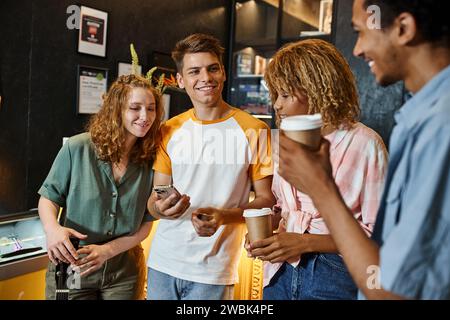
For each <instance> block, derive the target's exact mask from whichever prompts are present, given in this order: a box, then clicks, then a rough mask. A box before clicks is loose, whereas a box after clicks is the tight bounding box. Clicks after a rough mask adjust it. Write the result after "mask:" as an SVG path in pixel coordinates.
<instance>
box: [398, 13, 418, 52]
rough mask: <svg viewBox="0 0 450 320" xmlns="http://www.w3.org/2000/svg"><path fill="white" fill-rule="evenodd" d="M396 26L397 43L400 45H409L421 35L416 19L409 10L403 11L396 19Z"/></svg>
mask: <svg viewBox="0 0 450 320" xmlns="http://www.w3.org/2000/svg"><path fill="white" fill-rule="evenodd" d="M394 27H395V28H396V30H397V31H396V36H397V43H398V44H400V45H403V46H404V45H408V44H409V43H411V42H413V41H415V40H417V39H418V37H419V34H418V31H417V23H416V20H415V19H414V17H413V16H412V15H411V14H410V13H408V12H403V13H401V14H400V15H399V16H398V17H397V18H396V19H395V22H394Z"/></svg>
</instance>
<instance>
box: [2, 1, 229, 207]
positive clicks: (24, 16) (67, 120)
mask: <svg viewBox="0 0 450 320" xmlns="http://www.w3.org/2000/svg"><path fill="white" fill-rule="evenodd" d="M72 4H78V5H85V6H88V7H92V8H95V9H98V10H102V11H106V12H108V14H109V15H108V35H107V53H106V58H103V57H96V56H91V55H86V54H80V53H77V38H78V31H77V30H69V29H68V28H67V27H66V20H67V19H68V18H69V16H70V14H67V13H66V8H67V7H68V6H70V5H72ZM0 5H1V16H0V17H1V18H2V19H1V20H0V28H1V29H0V30H1V34H2V41H3V40H4V38H3V37H4V34H7V35H8V38H7V39H8V40H7V41H5V42H6V43H11V44H12V46H11V47H8V48H2V50H1V51H2V52H4V55H5V56H6V59H3V60H2V61H3V62H2V69H4V70H3V71H2V77H3V78H7V81H6V84H4V91H5V93H4V95H5V100H6V101H5V103H4V106H3V108H2V109H4V110H0V124H1V127H0V128H1V129H0V130H1V131H0V133H1V134H0V143H1V144H0V150H1V151H0V152H1V157H0V161H2V162H3V161H7V160H4V159H10V160H9V161H8V162H9V163H8V165H3V164H0V179H2V180H0V183H1V185H2V188H1V189H4V190H6V192H7V193H11V194H12V193H17V191H21V194H17V196H16V198H17V199H18V200H19V201H20V203H18V202H17V201H15V202H14V203H13V206H12V208H11V210H14V211H18V210H25V209H28V208H32V207H36V205H37V200H38V195H37V193H36V192H37V190H38V189H39V186H40V185H41V184H42V182H43V180H44V179H45V177H46V175H47V173H48V171H49V169H50V166H51V164H52V162H53V160H54V158H55V156H56V154H57V152H58V151H59V149H60V147H61V144H62V137H65V136H72V135H74V134H77V133H80V132H82V131H84V127H85V125H86V123H87V120H88V116H86V115H77V114H76V89H77V83H76V82H77V81H76V80H77V79H76V72H77V65H79V64H81V65H88V66H95V67H102V68H108V69H109V83H111V82H112V81H113V80H114V78H115V77H116V75H117V63H118V62H119V61H125V62H129V61H130V60H131V58H130V53H129V44H130V43H134V44H135V47H136V50H137V52H138V54H139V57H140V62H141V64H142V65H143V69H144V70H143V71H147V70H148V68H149V67H150V63H151V61H149V60H150V59H149V57H150V53H151V52H152V51H154V50H156V51H162V52H167V53H170V51H171V49H172V48H173V46H174V45H175V43H176V41H178V40H180V39H181V38H183V37H185V36H186V35H188V34H190V33H193V32H206V33H211V34H213V35H215V36H216V37H218V38H219V39H220V40H221V41H222V43H223V44H224V45H225V46H226V41H227V39H228V25H227V23H228V22H227V21H228V20H227V6H228V1H227V0H214V1H213V0H208V1H204V0H176V1H160V0H145V1H144V0H127V1H123V0H95V1H94V0H90V1H88V0H86V1H81V2H78V3H74V2H73V1H69V0H58V1H55V0H33V1H31V0H29V1H9V0H7V1H5V0H2V1H1V4H0ZM4 9H5V10H4ZM6 12H8V13H6ZM11 13H14V15H13V14H11ZM4 16H5V17H4ZM18 22H20V24H18ZM18 30H19V31H20V32H19V33H20V38H18V35H17V31H18ZM27 45H28V47H27ZM18 52H19V53H20V55H18V54H17V53H18ZM28 69H29V70H28ZM14 76H16V77H15V78H14ZM3 81H4V82H5V79H4V80H3ZM11 81H15V82H11ZM11 86H14V89H13V90H12V89H10V87H11ZM19 88H23V91H21V89H19ZM28 90H29V92H28ZM172 101H175V102H176V101H183V102H185V101H186V99H183V98H182V97H181V98H180V94H176V95H175V96H174V97H173V99H172ZM187 107H189V105H187V106H186V108H187ZM19 108H20V109H19ZM12 109H15V110H14V111H13V110H12ZM18 109H19V110H18ZM5 110H7V111H8V113H7V115H5V112H6V111H5ZM11 117H14V118H11ZM28 118H29V119H28ZM27 133H28V135H27ZM27 140H28V144H27ZM4 141H8V142H7V143H5V142H4ZM2 170H4V171H5V172H7V175H6V174H4V175H3V178H2V177H1V176H2V175H1V173H2V172H3V171H2ZM12 172H15V173H14V175H13V173H12ZM11 175H13V176H11ZM3 186H5V187H3ZM2 192H3V191H2ZM25 192H26V195H24V193H25ZM2 198H3V196H2V194H0V201H3V200H2ZM6 198H7V199H8V198H11V195H7V197H6Z"/></svg>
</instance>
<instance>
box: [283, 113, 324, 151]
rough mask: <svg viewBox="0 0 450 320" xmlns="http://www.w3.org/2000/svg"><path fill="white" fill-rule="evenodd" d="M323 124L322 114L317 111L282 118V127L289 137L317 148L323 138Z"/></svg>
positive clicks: (313, 148)
mask: <svg viewBox="0 0 450 320" xmlns="http://www.w3.org/2000/svg"><path fill="white" fill-rule="evenodd" d="M322 125H323V123H322V115H321V114H320V113H317V114H313V115H303V116H292V117H287V118H284V119H282V120H281V124H280V129H281V130H283V132H284V134H285V135H286V136H287V137H288V138H290V139H292V140H294V141H297V142H300V143H301V144H304V145H306V146H308V147H310V148H311V149H312V150H317V149H319V146H320V140H321V139H322V136H321V128H322Z"/></svg>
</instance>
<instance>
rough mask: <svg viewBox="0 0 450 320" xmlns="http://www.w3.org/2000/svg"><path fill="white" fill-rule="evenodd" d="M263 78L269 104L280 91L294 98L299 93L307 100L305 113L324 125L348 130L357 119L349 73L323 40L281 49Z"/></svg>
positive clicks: (357, 113)
mask: <svg viewBox="0 0 450 320" xmlns="http://www.w3.org/2000/svg"><path fill="white" fill-rule="evenodd" d="M264 79H265V80H266V83H267V86H268V87H269V93H270V97H271V99H272V102H273V103H275V101H276V100H277V98H278V94H279V93H280V92H288V93H290V94H292V95H295V94H296V91H299V92H300V93H303V94H304V95H305V96H306V97H307V98H308V106H309V110H308V114H314V113H320V114H322V119H323V121H324V124H325V125H329V126H331V127H332V128H335V129H337V128H339V127H340V126H341V125H342V126H344V127H346V128H350V127H351V126H352V125H353V124H354V123H355V122H356V121H357V120H358V117H359V113H360V109H359V103H358V94H357V91H356V83H355V78H354V76H353V73H352V71H351V70H350V66H349V65H348V63H347V61H346V60H345V58H344V56H343V55H342V54H341V53H340V52H339V51H338V50H337V49H336V47H335V46H333V45H332V44H330V43H328V42H326V41H324V40H319V39H310V40H303V41H298V42H294V43H291V44H288V45H286V46H284V47H283V48H281V49H280V50H279V51H278V52H277V53H275V55H274V56H273V59H272V60H271V61H270V63H269V65H268V67H267V70H266V73H265V75H264ZM276 116H277V117H276V121H277V126H279V122H280V119H279V116H278V114H277V115H276Z"/></svg>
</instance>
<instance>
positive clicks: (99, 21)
mask: <svg viewBox="0 0 450 320" xmlns="http://www.w3.org/2000/svg"><path fill="white" fill-rule="evenodd" d="M107 25H108V13H106V12H104V11H99V10H96V9H92V8H88V7H85V6H81V11H80V31H79V35H78V52H80V53H87V54H92V55H94V56H100V57H105V56H106V33H107Z"/></svg>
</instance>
